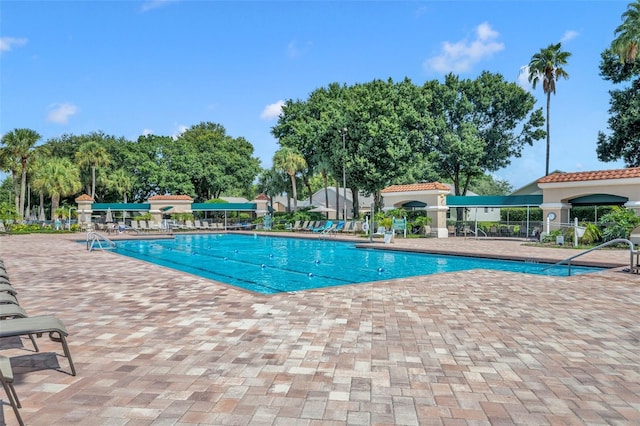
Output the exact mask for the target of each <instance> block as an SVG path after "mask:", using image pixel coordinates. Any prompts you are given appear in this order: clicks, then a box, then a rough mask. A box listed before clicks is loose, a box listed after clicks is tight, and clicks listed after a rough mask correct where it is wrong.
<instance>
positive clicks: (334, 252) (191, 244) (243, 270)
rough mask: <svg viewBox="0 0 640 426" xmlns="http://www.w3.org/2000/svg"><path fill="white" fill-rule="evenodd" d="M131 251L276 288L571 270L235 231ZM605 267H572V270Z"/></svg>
mask: <svg viewBox="0 0 640 426" xmlns="http://www.w3.org/2000/svg"><path fill="white" fill-rule="evenodd" d="M116 244H117V247H116V252H117V253H119V254H122V255H125V256H130V257H133V258H136V259H140V260H145V261H148V262H152V263H155V264H159V265H163V266H167V267H170V268H174V269H178V270H180V271H185V272H189V273H192V274H195V275H199V276H202V277H206V278H209V279H213V280H216V281H220V282H223V283H227V284H231V285H235V286H238V287H242V288H244V289H247V290H251V291H255V292H259V293H265V294H273V293H280V292H287V291H298V290H308V289H312V288H320V287H330V286H336V285H344V284H353V283H363V282H370V281H378V280H388V279H394V278H404V277H411V276H418V275H428V274H438V273H443V272H453V271H462V270H469V269H478V268H481V269H493V270H500V271H511V272H522V273H529V274H543V275H561V276H566V275H567V267H566V266H559V267H554V268H551V269H549V270H547V271H543V269H545V268H547V267H548V266H549V265H547V264H536V263H525V262H515V261H504V260H494V259H484V258H469V257H459V256H446V255H430V254H418V253H403V252H397V251H387V250H375V249H362V248H356V247H355V245H354V244H353V243H347V242H340V241H330V240H322V239H317V240H316V239H297V238H282V237H265V236H244V235H230V234H206V235H177V236H176V237H175V239H171V240H127V241H118V242H117V243H116ZM596 270H600V269H598V268H585V267H576V266H572V268H571V274H572V275H575V274H583V273H588V272H593V271H596Z"/></svg>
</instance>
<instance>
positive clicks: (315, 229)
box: [313, 220, 333, 232]
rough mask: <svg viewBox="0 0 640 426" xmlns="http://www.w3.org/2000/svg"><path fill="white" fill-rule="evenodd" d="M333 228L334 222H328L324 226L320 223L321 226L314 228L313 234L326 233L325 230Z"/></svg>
mask: <svg viewBox="0 0 640 426" xmlns="http://www.w3.org/2000/svg"><path fill="white" fill-rule="evenodd" d="M331 226H333V221H332V220H328V221H326V222H325V223H324V224H323V223H322V222H320V225H318V226H316V227H315V228H313V232H324V231H325V230H327V229H329V228H331Z"/></svg>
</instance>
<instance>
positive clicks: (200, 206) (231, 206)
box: [191, 203, 257, 212]
mask: <svg viewBox="0 0 640 426" xmlns="http://www.w3.org/2000/svg"><path fill="white" fill-rule="evenodd" d="M256 209H257V205H256V203H193V204H192V205H191V210H192V211H194V212H195V211H207V212H218V211H220V212H222V211H234V212H237V211H255V210H256Z"/></svg>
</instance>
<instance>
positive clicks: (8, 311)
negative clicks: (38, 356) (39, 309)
mask: <svg viewBox="0 0 640 426" xmlns="http://www.w3.org/2000/svg"><path fill="white" fill-rule="evenodd" d="M28 316H29V315H27V312H26V311H25V310H24V309H22V308H21V307H20V306H18V305H14V304H13V303H8V304H6V305H0V320H6V319H14V318H26V317H28ZM29 339H31V343H33V349H35V351H36V352H39V351H40V349H39V348H38V344H37V343H36V338H35V336H34V335H33V334H29Z"/></svg>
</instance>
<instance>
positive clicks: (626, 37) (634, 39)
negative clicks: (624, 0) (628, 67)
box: [611, 0, 640, 63]
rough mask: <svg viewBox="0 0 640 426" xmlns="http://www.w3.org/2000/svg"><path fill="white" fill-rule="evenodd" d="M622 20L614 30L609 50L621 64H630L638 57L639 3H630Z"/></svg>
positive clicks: (639, 39)
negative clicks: (613, 37)
mask: <svg viewBox="0 0 640 426" xmlns="http://www.w3.org/2000/svg"><path fill="white" fill-rule="evenodd" d="M622 18H623V22H622V24H620V25H619V26H618V27H617V28H616V30H615V36H616V38H615V40H613V42H612V43H611V49H612V50H613V52H615V54H616V55H617V56H618V58H619V61H620V62H621V63H624V62H627V63H632V62H634V61H635V60H636V58H637V56H638V43H639V42H640V1H637V0H636V1H635V2H633V3H630V4H629V5H628V6H627V10H626V12H624V13H623V14H622Z"/></svg>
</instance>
